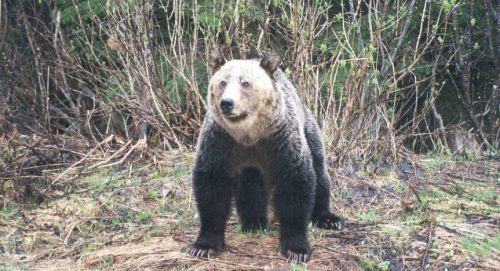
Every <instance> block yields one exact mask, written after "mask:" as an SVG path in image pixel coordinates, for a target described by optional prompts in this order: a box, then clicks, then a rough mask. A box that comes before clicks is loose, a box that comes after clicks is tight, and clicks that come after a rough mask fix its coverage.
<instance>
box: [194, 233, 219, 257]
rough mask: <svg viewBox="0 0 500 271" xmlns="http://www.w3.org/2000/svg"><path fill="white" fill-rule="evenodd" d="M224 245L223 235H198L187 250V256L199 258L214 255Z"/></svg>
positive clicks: (217, 253)
mask: <svg viewBox="0 0 500 271" xmlns="http://www.w3.org/2000/svg"><path fill="white" fill-rule="evenodd" d="M223 247H224V237H221V236H215V235H209V236H206V235H200V236H199V237H198V239H197V240H196V242H195V243H194V244H193V246H192V247H191V249H190V250H189V256H191V257H199V258H209V257H215V256H217V255H219V254H220V252H221V251H222V248H223Z"/></svg>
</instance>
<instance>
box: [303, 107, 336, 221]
mask: <svg viewBox="0 0 500 271" xmlns="http://www.w3.org/2000/svg"><path fill="white" fill-rule="evenodd" d="M305 130H306V131H305V132H306V139H307V143H308V145H309V148H310V149H311V154H312V157H313V167H314V172H315V173H316V200H315V203H314V209H313V212H312V216H311V221H312V223H313V225H315V226H316V227H318V228H323V229H336V230H338V229H340V228H341V225H342V218H341V217H339V216H337V215H335V214H334V213H332V212H331V211H330V186H331V180H330V176H328V172H327V171H326V168H325V158H324V148H323V143H322V142H321V137H320V135H319V129H318V127H317V126H316V124H315V123H314V119H313V118H312V117H311V116H310V115H308V116H307V123H306V129H305Z"/></svg>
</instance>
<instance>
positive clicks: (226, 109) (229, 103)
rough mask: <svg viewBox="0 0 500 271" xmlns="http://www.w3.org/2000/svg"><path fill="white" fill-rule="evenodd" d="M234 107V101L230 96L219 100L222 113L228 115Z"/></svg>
mask: <svg viewBox="0 0 500 271" xmlns="http://www.w3.org/2000/svg"><path fill="white" fill-rule="evenodd" d="M233 108H234V101H233V99H230V98H222V99H221V100H220V109H221V111H222V113H223V114H224V115H230V114H231V112H232V111H233Z"/></svg>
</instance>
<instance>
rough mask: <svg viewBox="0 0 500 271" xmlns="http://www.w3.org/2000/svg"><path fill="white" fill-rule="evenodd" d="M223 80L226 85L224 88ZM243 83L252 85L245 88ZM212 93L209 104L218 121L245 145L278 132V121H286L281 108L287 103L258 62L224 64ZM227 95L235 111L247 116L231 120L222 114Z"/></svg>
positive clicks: (212, 85)
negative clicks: (222, 102) (276, 129)
mask: <svg viewBox="0 0 500 271" xmlns="http://www.w3.org/2000/svg"><path fill="white" fill-rule="evenodd" d="M243 61H244V62H243ZM221 81H225V82H226V84H227V85H225V86H221V84H220V82H221ZM243 82H248V83H249V86H248V87H244V86H242V83H243ZM209 92H210V93H209V95H208V97H209V101H208V103H209V105H210V110H212V111H213V112H212V113H213V116H214V119H215V121H216V122H217V124H219V125H220V126H221V127H223V128H224V129H225V130H226V131H227V132H228V133H229V134H230V135H231V136H232V137H233V138H234V139H235V140H236V141H237V142H238V143H241V144H242V145H244V146H251V145H253V144H255V143H256V142H258V141H259V140H260V139H261V138H264V137H266V136H268V135H270V134H271V133H273V132H274V131H275V129H274V128H273V126H275V120H283V119H285V118H284V117H283V116H281V114H282V113H283V112H284V110H279V109H278V107H284V104H283V102H282V101H281V99H280V97H279V95H278V93H277V92H276V91H275V89H274V84H273V81H272V80H271V78H269V75H268V74H267V72H266V70H264V69H263V68H262V67H261V66H260V63H259V62H258V61H256V60H232V61H229V62H227V63H226V64H224V66H222V67H221V68H220V69H219V70H217V72H215V74H214V75H213V76H212V78H211V80H210V83H209ZM224 95H229V96H230V97H231V98H232V99H233V100H234V102H235V108H234V109H233V111H234V113H235V114H242V115H245V117H244V118H243V119H239V120H231V119H228V118H226V117H225V116H224V115H223V114H222V112H221V110H220V107H219V104H218V103H219V101H220V99H221V97H223V96H224Z"/></svg>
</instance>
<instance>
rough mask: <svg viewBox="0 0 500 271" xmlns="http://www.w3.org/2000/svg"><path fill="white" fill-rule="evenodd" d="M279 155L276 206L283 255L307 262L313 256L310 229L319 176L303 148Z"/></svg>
mask: <svg viewBox="0 0 500 271" xmlns="http://www.w3.org/2000/svg"><path fill="white" fill-rule="evenodd" d="M286 149H288V150H283V149H281V150H280V151H278V152H275V155H276V157H275V160H274V161H275V166H274V170H275V174H276V175H275V176H276V181H277V182H276V190H275V193H276V194H275V204H276V213H277V216H278V219H279V222H280V246H281V248H280V250H281V255H282V256H283V257H285V258H287V259H289V260H292V261H295V262H305V261H307V260H308V259H309V257H310V255H311V248H310V246H309V242H308V240H307V226H308V224H309V221H310V218H311V212H312V209H313V206H314V193H315V191H314V187H315V173H314V169H313V166H312V159H311V157H310V156H308V155H298V153H297V152H299V153H300V149H299V150H297V149H295V150H294V149H291V150H290V149H289V147H288V148H286Z"/></svg>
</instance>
